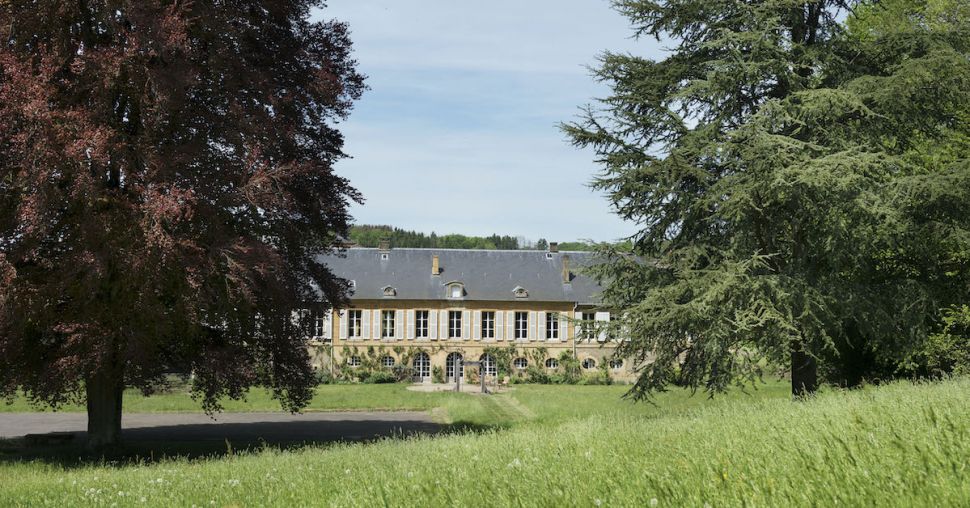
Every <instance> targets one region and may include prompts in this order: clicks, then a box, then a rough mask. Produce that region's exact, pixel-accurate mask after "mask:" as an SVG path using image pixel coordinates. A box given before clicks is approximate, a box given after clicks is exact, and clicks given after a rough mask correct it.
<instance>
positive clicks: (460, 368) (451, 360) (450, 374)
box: [445, 353, 465, 383]
mask: <svg viewBox="0 0 970 508" xmlns="http://www.w3.org/2000/svg"><path fill="white" fill-rule="evenodd" d="M461 360H462V356H461V353H451V354H449V355H448V358H446V359H445V377H447V378H448V382H449V383H454V382H455V381H457V380H458V378H459V377H460V378H464V377H465V366H464V365H462V363H461Z"/></svg>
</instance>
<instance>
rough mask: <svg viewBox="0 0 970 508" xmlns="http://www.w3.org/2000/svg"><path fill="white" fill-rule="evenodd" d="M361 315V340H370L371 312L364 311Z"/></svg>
mask: <svg viewBox="0 0 970 508" xmlns="http://www.w3.org/2000/svg"><path fill="white" fill-rule="evenodd" d="M360 314H361V319H360V323H361V331H360V338H361V339H369V338H370V311H369V310H364V311H361V313H360Z"/></svg>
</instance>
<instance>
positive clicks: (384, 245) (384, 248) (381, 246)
mask: <svg viewBox="0 0 970 508" xmlns="http://www.w3.org/2000/svg"><path fill="white" fill-rule="evenodd" d="M377 248H378V250H380V251H381V252H388V251H390V250H391V241H390V240H388V239H387V238H382V239H381V241H380V243H378V244H377Z"/></svg>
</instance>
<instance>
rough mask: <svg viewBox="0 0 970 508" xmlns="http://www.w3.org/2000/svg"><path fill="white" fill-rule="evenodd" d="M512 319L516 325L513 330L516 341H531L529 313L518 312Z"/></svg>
mask: <svg viewBox="0 0 970 508" xmlns="http://www.w3.org/2000/svg"><path fill="white" fill-rule="evenodd" d="M512 319H513V320H514V323H515V324H514V328H513V332H514V338H515V340H529V313H528V312H525V311H518V310H517V311H515V313H514V314H512Z"/></svg>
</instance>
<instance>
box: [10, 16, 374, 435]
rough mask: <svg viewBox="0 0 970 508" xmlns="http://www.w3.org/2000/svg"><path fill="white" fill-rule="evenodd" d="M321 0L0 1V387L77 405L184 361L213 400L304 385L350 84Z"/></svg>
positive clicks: (95, 419) (116, 429)
mask: <svg viewBox="0 0 970 508" xmlns="http://www.w3.org/2000/svg"><path fill="white" fill-rule="evenodd" d="M318 7H324V5H323V2H322V1H320V0H263V1H255V0H254V1H231V2H202V1H199V2H193V1H191V0H189V1H185V0H137V1H134V0H72V1H64V0H60V1H57V0H38V1H33V2H26V1H17V0H14V1H8V2H3V3H2V4H0V396H12V395H13V394H14V393H16V392H17V391H20V390H22V391H23V392H24V393H26V394H27V396H28V397H29V398H30V399H32V400H34V401H35V402H38V403H44V404H50V405H53V406H57V405H59V404H62V403H64V402H66V401H70V400H81V399H84V400H86V402H87V409H88V421H89V423H88V430H89V446H90V447H92V448H95V449H100V448H103V447H105V446H112V445H115V444H117V443H119V437H120V427H121V401H122V391H123V389H124V388H125V387H126V386H130V387H137V388H140V389H142V390H144V391H146V392H151V391H152V389H153V387H155V386H157V385H158V383H159V381H160V380H161V379H162V376H163V374H164V373H166V372H171V371H178V372H193V373H194V374H195V376H194V383H195V384H194V387H193V389H194V390H195V393H196V394H197V395H198V396H199V397H200V399H201V402H202V405H203V407H204V408H206V409H207V410H214V409H218V404H219V400H220V399H221V398H223V397H240V396H242V395H243V394H244V392H245V391H246V390H247V388H248V387H250V386H253V385H263V386H268V387H271V388H272V390H273V392H274V393H275V395H276V396H277V397H278V398H279V399H280V401H281V403H282V405H283V407H284V408H286V409H289V410H296V409H299V408H301V407H303V406H304V405H305V404H306V403H307V402H308V400H309V399H310V397H311V389H312V386H313V382H314V376H313V372H312V369H311V367H310V365H309V358H308V353H307V349H306V347H305V339H304V335H305V333H303V332H302V328H303V326H305V323H301V322H295V321H294V320H293V318H292V316H293V313H292V310H293V309H296V308H300V307H301V306H303V305H305V303H306V302H307V301H311V300H319V299H320V298H319V297H318V293H317V290H316V289H315V288H319V289H320V290H321V291H322V293H323V295H324V298H323V301H324V302H325V303H323V304H322V306H326V305H328V304H327V303H326V302H330V304H334V303H339V302H341V301H343V300H344V299H345V298H346V291H347V287H346V283H345V281H343V280H341V279H338V278H336V277H335V276H334V275H333V274H332V273H330V272H329V271H328V270H327V269H326V267H324V266H320V265H317V264H315V263H314V262H313V255H314V254H316V253H319V252H323V251H327V250H329V249H334V248H335V247H336V245H337V240H338V238H339V237H340V236H343V235H345V234H346V232H347V228H348V222H349V216H348V212H347V207H348V204H349V203H350V202H352V201H359V200H360V197H359V195H358V193H357V191H356V190H355V189H354V188H352V187H351V186H350V184H349V183H348V182H347V180H345V179H343V178H341V177H338V176H336V175H335V174H334V173H333V164H334V163H335V162H336V161H337V160H339V159H341V158H342V157H344V154H343V153H342V151H341V148H342V145H343V138H342V136H341V134H340V132H338V130H337V129H336V124H337V123H338V122H339V121H340V120H341V119H344V118H345V117H346V115H347V114H348V113H349V111H350V109H351V105H352V102H353V101H354V100H356V99H358V98H359V97H360V95H361V93H362V91H363V90H364V88H365V86H364V79H363V76H362V75H361V74H359V73H358V72H357V70H356V62H355V61H354V60H353V59H352V57H351V42H350V39H349V36H348V28H347V26H346V25H344V24H342V23H339V22H310V21H309V17H310V13H311V9H315V8H318Z"/></svg>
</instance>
